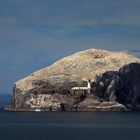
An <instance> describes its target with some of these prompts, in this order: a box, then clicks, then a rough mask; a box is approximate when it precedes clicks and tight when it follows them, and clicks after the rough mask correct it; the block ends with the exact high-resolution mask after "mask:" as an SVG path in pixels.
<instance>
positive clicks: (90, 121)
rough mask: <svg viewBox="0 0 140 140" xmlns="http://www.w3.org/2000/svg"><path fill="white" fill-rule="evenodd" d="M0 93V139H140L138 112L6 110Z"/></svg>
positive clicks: (5, 96)
mask: <svg viewBox="0 0 140 140" xmlns="http://www.w3.org/2000/svg"><path fill="white" fill-rule="evenodd" d="M10 96H11V95H10V94H0V140H140V112H8V111H4V110H3V107H4V106H5V105H7V104H9V102H10Z"/></svg>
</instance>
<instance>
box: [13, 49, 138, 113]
mask: <svg viewBox="0 0 140 140" xmlns="http://www.w3.org/2000/svg"><path fill="white" fill-rule="evenodd" d="M139 77H140V59H138V58H136V57H134V56H133V55H130V54H127V53H125V52H110V51H105V50H98V49H89V50H85V51H81V52H78V53H75V54H73V55H71V56H68V57H65V58H63V59H61V60H59V61H57V62H56V63H54V64H53V65H51V66H50V67H47V68H43V69H41V70H39V71H37V72H35V73H33V74H31V75H30V76H28V77H26V78H24V79H21V80H19V81H17V82H16V83H15V85H14V90H13V105H12V108H15V109H17V110H18V109H25V110H28V109H31V110H34V109H37V108H40V109H41V110H44V111H45V110H47V111H49V110H50V111H59V110H60V111H76V110H77V111H92V110H127V109H139V108H140V79H139ZM89 79H90V81H91V89H89V90H86V89H85V90H82V89H79V90H72V88H73V87H86V86H87V82H86V81H88V80H89Z"/></svg>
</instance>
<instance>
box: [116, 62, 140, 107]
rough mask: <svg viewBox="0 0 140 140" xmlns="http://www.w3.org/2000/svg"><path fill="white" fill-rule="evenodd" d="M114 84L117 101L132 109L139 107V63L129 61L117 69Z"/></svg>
mask: <svg viewBox="0 0 140 140" xmlns="http://www.w3.org/2000/svg"><path fill="white" fill-rule="evenodd" d="M119 76H120V79H119V80H118V83H117V86H116V97H117V101H118V102H120V103H122V104H124V105H126V106H128V107H132V108H133V109H140V64H138V63H131V64H129V65H126V66H124V67H123V68H121V69H120V71H119Z"/></svg>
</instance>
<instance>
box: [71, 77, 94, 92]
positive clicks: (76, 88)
mask: <svg viewBox="0 0 140 140" xmlns="http://www.w3.org/2000/svg"><path fill="white" fill-rule="evenodd" d="M90 89H91V81H90V79H89V80H88V81H87V87H73V88H71V90H90Z"/></svg>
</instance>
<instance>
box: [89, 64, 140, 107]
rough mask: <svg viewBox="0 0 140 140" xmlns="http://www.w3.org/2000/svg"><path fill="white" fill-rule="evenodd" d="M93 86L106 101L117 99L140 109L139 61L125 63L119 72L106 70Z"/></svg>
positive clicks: (128, 105)
mask: <svg viewBox="0 0 140 140" xmlns="http://www.w3.org/2000/svg"><path fill="white" fill-rule="evenodd" d="M92 86H93V90H94V92H95V94H96V95H97V96H98V97H99V98H102V99H103V100H105V101H113V102H115V101H117V102H119V103H121V104H123V105H125V106H126V107H128V108H131V109H140V64H139V63H131V64H128V65H125V66H123V67H122V68H121V69H120V70H119V71H118V72H114V71H109V72H105V73H103V74H102V75H101V76H99V77H97V81H95V83H93V84H92Z"/></svg>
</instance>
